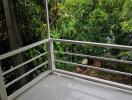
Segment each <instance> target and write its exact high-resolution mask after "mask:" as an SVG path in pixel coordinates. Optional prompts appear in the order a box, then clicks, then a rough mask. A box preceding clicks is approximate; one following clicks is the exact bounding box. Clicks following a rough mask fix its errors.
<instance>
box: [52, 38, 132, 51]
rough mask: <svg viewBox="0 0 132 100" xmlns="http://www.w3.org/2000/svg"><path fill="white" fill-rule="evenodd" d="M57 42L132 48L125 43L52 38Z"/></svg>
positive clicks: (124, 48)
mask: <svg viewBox="0 0 132 100" xmlns="http://www.w3.org/2000/svg"><path fill="white" fill-rule="evenodd" d="M52 40H53V41H56V42H65V43H69V44H87V45H92V46H98V47H104V48H116V49H122V50H132V46H125V45H115V44H105V43H96V42H86V41H75V40H65V39H52Z"/></svg>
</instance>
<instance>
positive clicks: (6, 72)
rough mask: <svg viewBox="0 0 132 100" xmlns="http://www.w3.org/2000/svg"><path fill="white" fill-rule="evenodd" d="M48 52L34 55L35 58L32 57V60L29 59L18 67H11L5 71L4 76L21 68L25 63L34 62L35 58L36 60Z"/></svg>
mask: <svg viewBox="0 0 132 100" xmlns="http://www.w3.org/2000/svg"><path fill="white" fill-rule="evenodd" d="M46 54H47V52H45V53H42V54H40V55H38V56H36V57H34V58H32V59H30V60H28V61H26V62H24V63H22V64H19V65H17V66H16V67H13V68H11V69H9V70H7V71H5V72H3V74H2V75H3V76H4V75H6V74H8V73H10V72H12V71H14V70H16V69H18V68H21V67H22V66H24V65H26V64H28V63H30V62H32V61H34V60H36V59H38V58H40V57H42V56H45V55H46Z"/></svg>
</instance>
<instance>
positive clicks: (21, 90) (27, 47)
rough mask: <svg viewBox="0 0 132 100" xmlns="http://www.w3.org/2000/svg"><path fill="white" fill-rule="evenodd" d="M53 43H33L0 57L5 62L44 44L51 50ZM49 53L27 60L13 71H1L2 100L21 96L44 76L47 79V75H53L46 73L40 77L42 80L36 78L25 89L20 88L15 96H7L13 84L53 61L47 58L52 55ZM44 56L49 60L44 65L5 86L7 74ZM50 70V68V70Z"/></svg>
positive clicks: (48, 40) (48, 71)
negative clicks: (7, 90) (7, 89)
mask: <svg viewBox="0 0 132 100" xmlns="http://www.w3.org/2000/svg"><path fill="white" fill-rule="evenodd" d="M51 42H52V41H50V39H45V40H42V41H39V42H36V43H33V44H31V45H28V46H25V47H22V48H19V49H17V50H14V51H11V52H9V53H6V54H2V55H0V61H2V60H4V59H6V58H9V57H12V56H14V55H16V54H19V53H22V52H25V51H27V50H29V49H32V48H35V47H37V46H40V45H42V44H46V45H47V47H48V48H49V44H51ZM47 51H48V52H44V53H42V54H40V55H38V56H36V57H34V58H31V59H29V60H27V61H25V62H23V63H21V64H19V65H17V66H15V67H13V68H11V69H9V70H7V71H5V72H2V71H1V70H0V97H1V100H8V99H9V98H10V100H12V99H13V98H14V97H15V96H17V95H19V94H20V93H22V92H23V91H24V90H26V89H27V88H29V87H30V86H32V85H33V84H35V83H36V82H37V81H38V80H40V79H41V78H42V76H43V77H45V76H46V75H48V74H49V73H51V71H50V70H47V72H45V73H47V74H43V75H40V76H41V78H40V77H39V78H36V79H35V80H33V81H31V82H29V83H27V84H26V85H25V86H24V87H22V88H20V89H19V90H17V91H16V92H14V93H13V94H11V95H9V96H7V93H6V88H8V87H9V86H11V85H12V84H14V83H16V82H17V81H19V80H20V79H22V78H24V77H26V76H27V75H29V74H31V73H32V72H34V71H35V70H37V69H39V68H41V67H43V66H44V65H47V64H49V62H50V61H51V60H50V59H51V58H49V57H47V56H48V55H50V54H49V53H50V52H49V50H47ZM43 56H46V57H47V58H48V61H45V62H44V63H42V64H40V65H38V66H36V67H35V68H33V69H31V70H30V71H28V72H25V73H24V74H23V75H21V76H19V77H17V78H16V79H14V80H12V81H11V82H9V83H7V84H5V82H4V78H3V77H4V76H5V75H7V74H9V73H11V72H13V71H15V70H16V69H19V68H21V67H23V66H24V65H26V64H28V63H30V62H32V61H34V60H36V59H39V58H41V57H43ZM49 66H50V65H49ZM1 67H3V66H1ZM49 69H50V68H49ZM36 80H37V81H36ZM29 84H30V85H29ZM26 87H27V88H26ZM16 94H17V95H16ZM14 95H15V96H14Z"/></svg>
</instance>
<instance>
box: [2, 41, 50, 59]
mask: <svg viewBox="0 0 132 100" xmlns="http://www.w3.org/2000/svg"><path fill="white" fill-rule="evenodd" d="M49 41H50V39H45V40H42V41H39V42H36V43H33V44H30V45H28V46H25V47H22V48H19V49H17V50H13V51H11V52H8V53H5V54H2V55H0V60H3V59H5V58H8V57H11V56H13V55H16V54H18V53H21V52H23V51H26V50H29V49H31V48H34V47H37V46H39V45H41V44H44V43H47V42H49Z"/></svg>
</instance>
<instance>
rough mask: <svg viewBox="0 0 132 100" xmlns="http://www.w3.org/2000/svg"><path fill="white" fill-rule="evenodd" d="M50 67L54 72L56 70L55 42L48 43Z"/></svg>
mask: <svg viewBox="0 0 132 100" xmlns="http://www.w3.org/2000/svg"><path fill="white" fill-rule="evenodd" d="M48 61H49V63H48V65H49V69H51V70H52V71H53V70H54V69H55V62H54V47H53V41H50V42H48Z"/></svg>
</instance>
